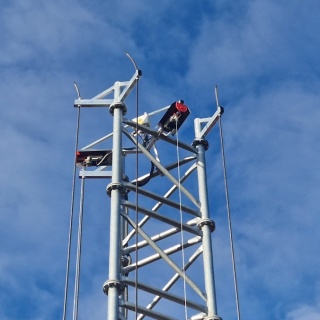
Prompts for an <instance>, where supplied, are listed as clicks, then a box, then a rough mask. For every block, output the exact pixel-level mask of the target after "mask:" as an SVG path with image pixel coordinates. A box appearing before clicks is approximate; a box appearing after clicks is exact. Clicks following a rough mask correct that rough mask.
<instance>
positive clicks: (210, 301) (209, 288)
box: [193, 119, 220, 319]
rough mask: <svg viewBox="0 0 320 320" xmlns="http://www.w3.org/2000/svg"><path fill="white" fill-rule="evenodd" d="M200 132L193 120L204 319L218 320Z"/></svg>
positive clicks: (203, 144) (205, 144) (204, 145)
mask: <svg viewBox="0 0 320 320" xmlns="http://www.w3.org/2000/svg"><path fill="white" fill-rule="evenodd" d="M200 132H201V127H200V122H199V121H198V119H195V134H196V139H195V140H194V142H193V145H194V146H195V147H196V148H197V151H198V153H197V172H198V190H199V200H200V204H201V207H200V211H201V220H200V222H199V223H198V226H199V227H200V228H201V230H202V234H203V238H202V243H203V260H204V261H203V265H204V280H205V287H206V293H207V308H208V315H207V317H206V318H205V319H220V317H218V316H217V302H216V290H215V280H214V270H213V253H212V242H211V232H212V231H213V230H214V222H213V221H212V220H210V213H209V204H208V191H207V190H208V189H207V176H206V160H205V151H206V150H207V148H208V142H207V140H205V139H201V138H199V133H200Z"/></svg>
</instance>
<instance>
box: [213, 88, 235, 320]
mask: <svg viewBox="0 0 320 320" xmlns="http://www.w3.org/2000/svg"><path fill="white" fill-rule="evenodd" d="M216 97H217V91H216ZM219 132H220V144H221V156H222V166H223V177H224V187H225V195H226V206H227V215H228V227H229V237H230V247H231V258H232V269H233V281H234V290H235V298H236V307H237V316H238V320H240V303H239V293H238V280H237V270H236V263H235V255H234V245H233V235H232V223H231V213H230V200H229V191H228V179H227V169H226V160H225V153H224V141H223V132H222V122H221V117H219Z"/></svg>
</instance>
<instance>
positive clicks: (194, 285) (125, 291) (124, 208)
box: [74, 69, 223, 320]
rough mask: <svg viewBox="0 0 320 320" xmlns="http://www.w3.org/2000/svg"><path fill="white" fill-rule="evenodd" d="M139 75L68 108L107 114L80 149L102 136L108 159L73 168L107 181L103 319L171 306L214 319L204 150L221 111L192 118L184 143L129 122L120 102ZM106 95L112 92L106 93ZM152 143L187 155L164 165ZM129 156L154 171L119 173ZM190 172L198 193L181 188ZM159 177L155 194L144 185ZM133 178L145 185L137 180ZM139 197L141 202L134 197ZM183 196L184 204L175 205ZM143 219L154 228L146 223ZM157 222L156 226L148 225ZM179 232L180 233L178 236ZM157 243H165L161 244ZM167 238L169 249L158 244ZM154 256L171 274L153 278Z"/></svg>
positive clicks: (152, 314) (160, 314)
mask: <svg viewBox="0 0 320 320" xmlns="http://www.w3.org/2000/svg"><path fill="white" fill-rule="evenodd" d="M140 76H141V71H140V70H138V69H136V70H135V73H134V74H133V76H132V78H131V79H130V80H129V81H124V82H120V81H117V82H115V83H114V85H113V86H111V87H110V88H108V89H106V90H104V91H103V92H101V93H99V94H98V95H96V96H95V97H93V98H92V99H82V98H81V97H80V95H79V93H78V99H76V100H75V101H74V106H75V107H78V108H84V107H85V108H92V107H105V108H109V111H110V114H111V115H112V116H113V128H112V129H113V130H112V132H111V133H109V134H107V135H105V136H103V137H102V138H100V139H98V140H95V141H94V142H92V143H90V144H89V145H87V146H85V147H83V148H82V149H81V150H80V151H87V152H88V153H90V151H91V150H96V149H92V148H96V147H97V146H98V145H99V144H100V143H101V142H104V141H106V140H108V139H110V140H111V139H112V148H111V149H110V150H108V151H106V153H105V155H107V153H108V156H109V158H111V157H110V155H112V159H111V160H110V161H109V162H108V161H105V163H104V164H103V165H98V166H97V167H96V168H93V167H91V168H89V167H87V166H86V165H85V164H82V165H84V166H86V167H85V168H83V167H82V169H81V170H80V171H79V177H80V178H81V179H82V180H84V179H86V178H107V179H111V182H110V183H109V184H108V186H107V188H106V189H107V194H108V196H109V197H110V224H109V239H110V240H109V274H108V279H107V280H106V281H105V283H104V284H103V291H104V293H105V294H106V295H107V296H108V315H107V319H108V320H118V319H121V320H129V319H133V317H135V319H137V320H142V319H144V318H147V319H148V318H152V319H158V320H178V319H181V316H180V317H179V316H177V315H176V314H172V312H173V311H172V310H178V306H179V308H182V309H184V310H188V313H192V315H191V317H190V319H191V320H198V319H199V320H201V319H203V320H204V319H205V320H221V318H220V317H219V316H218V311H217V301H216V292H215V278H214V268H213V250H212V232H213V231H214V229H215V223H214V221H213V220H212V219H211V217H210V212H209V202H208V191H207V177H206V159H205V152H206V150H207V149H208V141H207V140H206V136H207V135H208V133H209V132H210V130H211V129H212V128H213V126H214V125H215V123H216V122H217V121H218V119H219V117H221V115H222V113H223V109H222V108H221V107H219V106H218V107H217V110H216V112H215V113H214V114H213V116H211V117H209V118H204V119H199V118H197V119H195V120H194V132H195V138H194V140H193V142H192V144H191V145H190V144H187V143H184V142H182V141H180V140H179V139H178V138H174V137H171V136H170V135H169V134H166V133H165V132H163V131H162V130H161V129H152V128H151V127H149V126H147V125H145V124H140V123H139V118H136V119H134V120H129V119H126V118H125V117H124V116H125V114H126V112H127V107H126V104H125V103H124V101H125V100H126V98H127V97H128V95H129V94H130V92H131V91H132V89H133V88H134V87H135V86H136V85H137V83H138V81H139V78H140ZM110 95H113V97H111V98H110ZM106 97H108V98H106ZM169 107H170V106H167V107H164V108H161V109H159V110H157V111H154V112H150V113H148V114H147V116H148V117H152V116H154V115H157V114H159V113H160V112H163V111H165V110H168V108H169ZM137 117H138V115H137ZM124 138H125V139H126V141H129V142H130V143H131V147H130V148H128V147H124V146H123V140H124ZM159 143H162V144H164V145H167V146H171V147H176V148H177V152H181V153H185V154H186V156H184V157H183V158H182V159H176V161H174V162H172V163H169V164H167V163H164V162H165V161H164V162H162V159H161V161H160V159H159V153H158V150H157V147H156V146H157V145H158V144H159ZM152 151H154V152H153V153H154V154H152ZM132 155H136V156H137V155H139V157H140V156H143V157H144V158H145V159H146V161H148V162H150V163H151V165H152V166H153V168H154V170H152V171H150V172H149V173H147V174H144V175H142V176H140V177H135V178H134V179H133V180H132V181H130V180H129V178H128V176H127V175H126V170H125V167H126V166H125V162H126V159H127V157H129V156H132ZM105 157H106V156H105ZM96 164H97V163H96ZM187 165H189V167H188V168H187V169H186V170H185V172H184V174H183V175H182V176H178V177H177V170H180V168H185V167H186V166H187ZM88 169H89V170H88ZM92 169H93V170H92ZM110 169H111V170H110ZM194 172H196V173H197V174H196V176H197V178H196V185H197V188H196V189H197V193H198V194H197V195H194V194H193V193H194V192H192V191H190V190H188V187H185V186H184V183H185V182H186V181H188V180H189V179H190V177H191V176H193V173H194ZM159 178H160V179H166V183H168V184H170V187H169V188H167V191H166V192H164V193H162V194H160V193H159V192H158V191H157V188H155V186H154V185H153V187H151V189H150V188H148V184H149V183H150V182H152V181H155V180H156V179H159ZM140 181H147V183H146V184H145V185H143V186H140V185H139V182H140ZM177 192H179V194H180V199H178V200H173V199H172V197H173V195H174V194H177ZM132 195H134V196H133V197H132ZM139 197H140V198H141V197H143V199H145V200H143V201H141V200H140V198H139ZM182 197H184V199H185V202H186V203H187V204H183V203H182V200H181V199H182ZM130 198H133V199H130ZM141 203H143V205H142V204H141ZM159 210H160V211H161V210H163V211H161V212H159ZM168 212H169V214H168ZM179 214H180V216H179ZM181 214H183V216H182V215H181ZM134 216H135V217H136V218H138V220H137V219H136V220H135V219H134ZM141 217H142V218H141ZM150 222H152V225H153V227H152V228H150V227H149V228H148V229H147V228H146V226H147V225H148V224H150ZM158 227H159V231H158V230H155V229H157V228H158ZM180 234H183V237H179V235H180ZM163 241H164V242H165V245H160V243H161V242H163ZM167 243H169V247H165V246H167ZM185 250H193V251H192V253H191V255H190V256H189V259H188V261H187V262H184V263H181V262H179V261H178V260H179V259H177V258H176V254H177V253H181V252H184V251H185ZM200 257H202V265H203V271H202V272H203V274H201V273H200V274H198V275H197V277H194V274H193V275H189V274H188V273H187V271H188V270H189V269H190V268H191V267H192V266H193V265H194V263H195V262H196V261H198V260H199V259H200ZM159 261H161V268H162V267H163V266H164V265H165V266H166V267H167V268H168V269H169V270H170V271H169V272H167V273H166V275H167V274H170V273H171V276H170V277H169V278H168V279H167V281H164V283H163V284H161V285H160V284H159V283H158V282H161V281H158V280H159V279H158V280H157V281H155V280H156V279H157V277H156V275H155V274H152V273H153V272H154V271H155V270H159V267H158V266H157V265H156V264H157V263H158V262H159ZM141 272H143V275H144V276H145V275H147V274H148V276H149V278H153V280H154V281H153V282H152V284H150V283H149V281H148V280H147V281H146V282H144V281H143V280H144V277H143V276H140V274H141ZM137 275H139V276H137ZM161 280H162V279H161ZM179 281H180V282H183V283H184V287H185V289H184V292H183V293H180V292H179V293H177V291H179V290H177V289H176V290H175V291H172V290H171V289H172V288H176V287H177V283H178V282H179ZM198 282H199V283H198ZM186 287H187V288H188V289H187V290H189V291H190V292H192V294H191V297H190V298H189V297H186ZM180 291H181V290H180ZM138 293H139V297H140V296H141V297H143V299H142V300H150V297H152V298H151V301H149V303H147V304H143V302H144V301H143V302H139V301H138V299H137V296H138ZM131 296H133V297H131ZM162 301H169V302H170V304H171V306H172V307H171V308H168V310H164V308H163V306H161V307H159V308H157V306H158V305H159V304H161V302H162ZM176 306H177V309H176ZM179 310H180V309H179ZM174 312H175V311H174ZM133 315H135V316H133Z"/></svg>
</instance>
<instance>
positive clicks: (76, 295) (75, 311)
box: [73, 176, 85, 320]
mask: <svg viewBox="0 0 320 320" xmlns="http://www.w3.org/2000/svg"><path fill="white" fill-rule="evenodd" d="M84 182H85V177H84V176H82V179H81V194H80V211H79V222H78V243H77V259H76V275H75V287H74V300H73V320H77V319H78V302H79V290H80V267H81V245H82V221H83V202H84Z"/></svg>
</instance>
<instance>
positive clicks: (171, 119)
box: [158, 100, 190, 135]
mask: <svg viewBox="0 0 320 320" xmlns="http://www.w3.org/2000/svg"><path fill="white" fill-rule="evenodd" d="M189 114H190V110H189V108H188V107H187V106H186V105H185V104H184V101H183V100H179V101H176V102H174V103H172V104H171V106H170V107H169V109H168V110H167V111H166V113H165V114H164V116H163V117H162V118H161V120H160V121H159V124H158V126H159V127H160V128H161V129H162V130H163V131H164V132H166V133H171V134H172V135H174V134H175V133H176V131H177V130H178V129H179V128H180V127H181V125H182V124H183V122H184V121H185V120H186V118H187V117H188V115H189Z"/></svg>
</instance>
